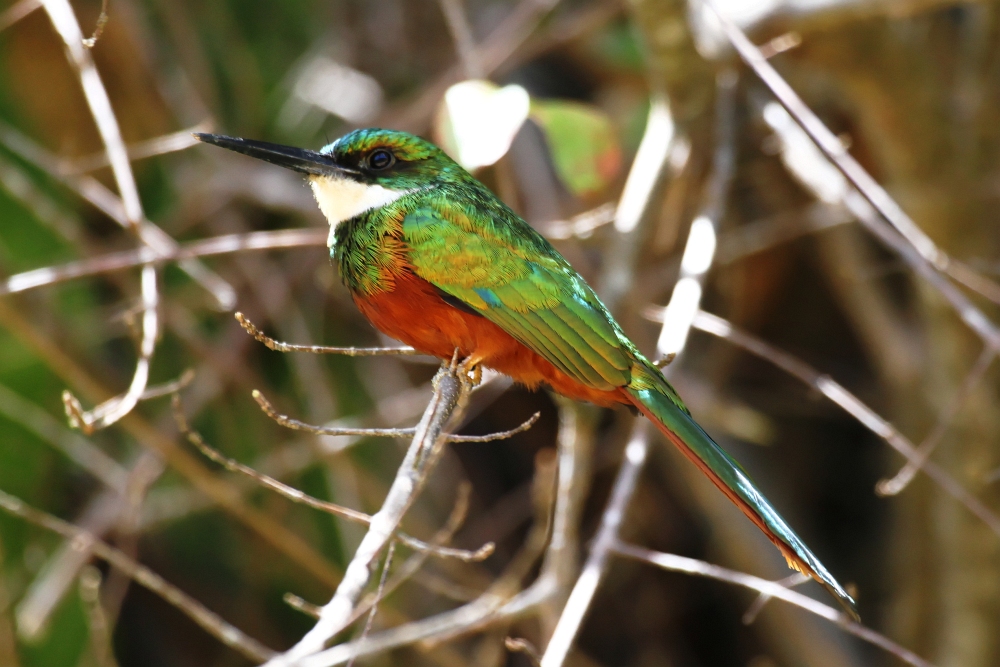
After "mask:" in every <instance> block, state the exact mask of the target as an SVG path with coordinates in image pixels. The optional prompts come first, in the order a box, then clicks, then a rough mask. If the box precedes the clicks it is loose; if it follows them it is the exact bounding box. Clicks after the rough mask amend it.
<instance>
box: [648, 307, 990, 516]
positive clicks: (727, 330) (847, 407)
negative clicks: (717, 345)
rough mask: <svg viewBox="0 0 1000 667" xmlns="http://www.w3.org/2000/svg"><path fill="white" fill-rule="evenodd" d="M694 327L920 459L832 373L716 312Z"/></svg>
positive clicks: (961, 493) (928, 464) (973, 506)
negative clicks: (779, 373) (804, 386)
mask: <svg viewBox="0 0 1000 667" xmlns="http://www.w3.org/2000/svg"><path fill="white" fill-rule="evenodd" d="M661 312H662V311H661ZM649 314H652V313H648V315H649ZM694 327H695V328H696V329H699V330H701V331H704V332H705V333H709V334H712V335H713V336H718V337H719V338H722V339H723V340H726V341H728V342H729V343H732V344H733V345H735V346H736V347H739V348H742V349H744V350H746V351H747V352H749V353H751V354H753V355H754V356H757V357H760V358H761V359H764V360H765V361H767V362H769V363H772V364H774V365H775V366H777V367H778V368H780V369H781V370H783V371H785V372H786V373H788V374H789V375H792V376H794V377H796V378H798V379H799V380H801V381H802V382H804V383H805V384H807V385H808V386H810V387H812V388H813V389H815V390H816V391H818V392H820V393H821V394H822V395H823V396H826V397H827V398H828V399H830V400H831V401H833V402H834V403H836V404H837V405H838V406H840V407H841V408H842V409H843V410H844V411H846V412H847V413H848V414H849V415H851V416H852V417H854V418H855V419H857V420H858V421H859V422H860V423H861V424H862V425H863V426H864V427H865V428H867V429H868V430H870V431H871V432H872V433H874V434H875V435H877V436H879V437H880V438H882V439H883V440H884V441H885V442H886V443H887V444H888V445H889V446H890V447H892V448H893V449H894V450H896V451H897V452H899V453H900V454H901V455H903V456H904V457H905V458H906V459H907V460H908V461H911V462H920V458H919V454H918V453H917V448H916V447H914V446H913V443H912V442H910V441H909V439H907V438H906V436H904V435H903V434H902V433H900V432H899V431H898V430H897V429H896V427H895V426H893V425H892V424H891V423H889V422H888V421H886V420H885V419H883V418H882V417H881V416H879V415H878V413H876V412H875V411H874V410H872V409H871V408H870V407H868V406H867V405H865V404H864V403H862V402H861V401H860V400H859V399H858V397H857V396H855V395H854V394H852V393H851V392H849V391H847V390H846V389H845V388H844V387H842V386H841V385H840V384H838V383H837V382H835V381H834V380H833V379H832V378H831V377H830V376H829V375H824V374H822V373H819V372H818V371H816V370H815V369H813V368H812V367H811V366H809V365H808V364H806V363H805V362H803V361H802V360H800V359H797V358H795V357H793V356H792V355H790V354H788V353H787V352H783V351H781V350H779V349H777V348H775V347H774V346H772V345H769V344H768V343H765V342H764V341H762V340H760V339H759V338H757V337H755V336H752V335H750V334H749V333H747V332H745V331H742V330H740V329H738V328H736V327H735V326H733V325H732V324H731V323H730V322H728V321H726V320H724V319H722V318H721V317H719V316H717V315H712V314H710V313H706V312H705V311H700V312H699V313H698V316H697V317H696V318H695V320H694ZM921 470H923V472H924V473H925V474H926V475H927V476H928V477H930V478H931V479H932V480H933V481H934V483H935V484H937V485H938V486H940V487H941V489H943V490H944V491H945V493H947V494H948V495H950V496H951V497H953V498H954V499H955V500H957V501H958V502H959V503H961V504H962V505H963V506H964V507H965V508H966V509H968V510H969V511H970V512H972V513H973V514H974V515H975V516H977V517H979V518H980V519H981V520H982V521H983V522H984V523H985V524H986V525H987V526H989V528H990V530H992V531H993V532H994V533H996V534H997V535H1000V517H998V516H997V515H996V514H994V513H993V511H992V510H990V509H989V508H988V507H986V505H984V504H983V503H982V502H981V501H980V500H979V499H977V498H976V497H975V496H973V495H972V494H971V493H969V492H968V491H967V490H966V489H965V488H964V487H962V485H961V484H959V483H958V482H957V481H956V480H955V479H954V478H953V477H952V476H951V475H949V474H948V473H947V472H945V471H944V470H943V469H942V468H941V467H940V466H938V465H936V464H935V463H934V462H933V461H923V462H922V467H921Z"/></svg>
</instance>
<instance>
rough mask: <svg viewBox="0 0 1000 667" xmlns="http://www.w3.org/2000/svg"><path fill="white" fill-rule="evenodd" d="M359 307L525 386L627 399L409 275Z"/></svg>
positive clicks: (410, 339)
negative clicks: (580, 379) (571, 372)
mask: <svg viewBox="0 0 1000 667" xmlns="http://www.w3.org/2000/svg"><path fill="white" fill-rule="evenodd" d="M354 302H355V303H356V304H357V306H358V309H359V310H360V311H361V312H362V313H363V314H364V315H365V317H367V318H368V320H369V321H370V322H371V323H372V324H373V325H375V327H376V328H378V329H379V330H380V331H382V332H383V333H385V334H386V335H389V336H392V337H393V338H395V339H397V340H400V341H402V342H404V343H406V344H407V345H411V346H412V347H414V348H416V349H418V350H420V351H421V352H426V353H428V354H432V355H434V356H436V357H440V358H442V359H449V358H451V356H452V354H453V353H454V352H455V349H456V348H457V349H458V351H459V355H460V356H461V357H463V358H464V357H472V358H473V360H474V361H475V362H476V363H480V364H482V365H484V366H486V367H488V368H492V369H493V370H495V371H498V372H500V373H503V374H504V375H508V376H510V377H511V378H512V379H513V380H514V381H515V382H518V383H520V384H523V385H525V386H527V387H529V388H535V387H538V386H539V385H541V384H543V383H544V384H548V385H549V386H550V387H552V388H553V389H554V390H555V391H557V392H558V393H560V394H563V395H564V396H568V397H570V398H574V399H577V400H584V401H590V402H592V403H596V404H598V405H612V404H614V403H625V402H627V401H626V400H625V399H624V398H623V397H622V395H621V392H620V391H618V390H614V391H604V390H599V389H594V388H592V387H588V386H587V385H585V384H583V383H581V382H578V381H576V380H574V379H573V378H571V377H569V376H568V375H566V374H565V373H563V372H562V371H560V370H559V369H558V368H556V367H555V366H553V365H552V364H551V363H550V362H548V361H547V360H546V359H545V358H544V357H542V356H541V355H539V354H536V353H535V352H533V351H532V350H530V349H528V348H527V347H525V346H524V345H522V344H521V343H520V342H519V341H517V340H516V339H515V338H513V337H512V336H511V335H510V334H508V333H507V332H506V331H504V330H503V329H501V328H500V327H499V326H497V325H496V324H494V323H492V322H490V321H489V320H488V319H486V318H485V317H482V316H480V315H474V314H472V313H467V312H464V311H462V310H459V309H458V308H456V307H454V306H452V305H450V304H449V303H447V302H446V301H445V300H444V299H442V298H441V296H440V295H439V294H438V293H437V292H436V291H435V289H434V287H433V285H431V284H430V283H428V282H427V281H426V280H424V279H422V278H420V277H418V276H415V275H413V274H405V275H402V276H399V277H398V278H397V280H396V284H395V287H394V289H393V290H392V291H391V292H382V293H380V294H376V295H374V296H371V297H363V296H360V295H356V296H355V298H354Z"/></svg>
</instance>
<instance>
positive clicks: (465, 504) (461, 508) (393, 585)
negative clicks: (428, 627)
mask: <svg viewBox="0 0 1000 667" xmlns="http://www.w3.org/2000/svg"><path fill="white" fill-rule="evenodd" d="M471 493H472V485H471V484H469V483H468V482H463V483H462V484H461V486H459V487H458V498H457V499H456V500H455V506H454V507H453V508H452V510H451V514H450V515H449V516H448V520H447V521H446V522H445V524H444V525H443V526H442V527H441V529H440V530H438V531H437V533H435V534H434V536H433V537H432V538H431V539H430V541H429V545H430V546H431V547H432V548H435V549H441V548H444V545H445V544H447V543H448V542H449V541H450V540H451V538H452V537H453V536H454V535H455V533H456V532H458V529H459V528H461V527H462V524H463V523H464V522H465V517H466V514H468V511H469V496H470V495H471ZM489 544H490V545H492V544H493V543H492V542H490V543H489ZM429 555H430V551H428V550H421V551H417V553H415V554H413V555H412V556H410V557H409V558H407V559H406V561H405V562H404V563H403V565H402V567H400V568H399V571H398V572H396V574H395V575H394V576H393V577H392V579H390V580H389V582H388V583H387V584H386V585H385V586H384V587H383V592H382V593H381V594H380V595H379V596H378V597H376V596H374V595H371V594H369V595H367V596H365V597H364V598H363V599H362V600H361V602H360V603H358V606H357V608H356V609H355V610H354V616H353V617H352V618H351V621H350V622H351V623H353V622H354V621H355V620H357V619H358V618H360V617H361V615H362V614H364V613H365V612H366V611H367V610H368V608H369V607H371V606H372V605H374V604H375V603H376V602H377V600H378V599H380V598H381V597H382V596H384V595H388V594H389V593H391V592H392V591H394V590H396V589H397V588H399V586H401V585H402V584H403V582H405V581H407V580H409V579H410V578H411V577H412V576H413V575H414V574H415V573H416V572H417V571H418V570H420V568H421V567H422V566H423V564H424V562H425V561H426V560H427V557H428V556H429Z"/></svg>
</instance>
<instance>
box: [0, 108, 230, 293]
mask: <svg viewBox="0 0 1000 667" xmlns="http://www.w3.org/2000/svg"><path fill="white" fill-rule="evenodd" d="M0 141H2V142H3V144H4V145H5V146H6V147H7V148H9V149H10V150H11V151H12V152H13V153H15V154H17V155H19V156H20V157H21V158H23V159H24V160H26V161H28V162H30V163H31V164H34V165H35V166H36V167H38V168H39V169H41V170H43V171H45V172H47V173H48V174H49V175H51V176H52V177H53V178H55V179H56V180H58V181H59V182H60V183H62V184H63V185H65V186H66V187H68V188H70V189H71V190H72V191H73V192H75V193H76V194H77V195H79V196H80V197H81V198H83V199H84V200H85V201H87V202H89V203H90V204H91V205H93V206H94V207H95V208H97V210H99V211H101V212H102V213H104V214H105V215H107V216H108V217H109V218H111V219H112V220H114V221H115V222H116V223H118V224H119V225H121V226H122V227H123V228H125V229H129V228H130V227H131V223H130V221H129V217H128V214H127V213H126V210H125V206H124V204H123V203H122V199H121V198H120V197H118V196H117V195H116V194H115V193H114V192H112V191H111V190H109V189H108V188H106V187H105V186H104V185H103V184H102V183H101V182H100V181H98V180H97V179H95V178H93V177H92V176H75V175H72V174H64V173H62V167H61V164H62V161H61V160H60V159H59V158H57V157H56V156H54V155H52V154H51V153H49V152H48V151H47V150H45V149H44V148H42V147H41V146H39V145H38V144H36V143H35V142H34V141H32V140H31V139H29V138H28V137H26V136H25V135H23V134H22V133H21V132H19V131H17V130H16V129H14V128H13V127H11V126H10V125H8V124H7V123H4V122H2V121H0ZM138 234H139V237H140V238H141V240H142V242H143V243H144V244H145V245H146V246H148V248H149V249H151V250H152V251H153V254H154V256H153V257H152V258H150V257H147V258H144V259H143V260H142V261H140V262H136V265H143V264H147V263H149V262H152V261H154V260H155V258H156V257H159V256H161V255H162V256H170V255H171V254H172V253H175V252H176V251H177V248H178V246H177V242H176V241H175V240H174V239H173V238H171V237H170V235H169V234H167V233H166V232H164V231H163V230H162V229H160V228H159V227H157V226H156V225H154V224H153V223H152V222H150V221H149V220H145V219H143V220H142V221H141V224H140V225H139V226H138ZM140 250H144V249H140ZM178 265H179V266H180V268H181V269H182V270H183V271H184V272H185V273H187V274H188V275H189V276H191V278H192V279H193V280H194V281H195V282H197V283H198V284H200V285H201V286H202V287H204V288H205V289H206V290H207V291H208V292H209V293H210V294H211V295H212V297H213V298H214V299H215V302H216V306H217V307H218V308H219V309H220V310H231V309H232V308H233V307H234V306H235V305H236V290H234V289H233V287H232V285H230V284H229V283H227V282H226V281H225V280H223V279H222V278H221V277H220V276H219V275H218V274H216V273H215V272H213V271H211V270H209V269H208V267H206V266H205V265H204V264H202V263H201V262H199V261H197V260H195V259H181V260H180V261H179V262H178ZM40 271H46V270H45V269H41V270H40ZM30 273H31V272H28V273H27V274H25V275H29V274H30ZM37 278H38V277H37V276H36V279H37ZM32 286H33V285H32ZM3 293H4V291H3V289H2V288H0V294H3Z"/></svg>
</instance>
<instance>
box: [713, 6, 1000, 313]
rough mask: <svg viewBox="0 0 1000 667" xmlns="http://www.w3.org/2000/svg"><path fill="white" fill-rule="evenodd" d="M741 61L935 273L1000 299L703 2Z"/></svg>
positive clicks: (999, 290) (998, 287)
mask: <svg viewBox="0 0 1000 667" xmlns="http://www.w3.org/2000/svg"><path fill="white" fill-rule="evenodd" d="M704 3H705V5H706V6H707V7H709V8H710V9H711V11H712V12H713V13H714V14H715V17H716V18H717V19H718V21H719V22H720V24H721V25H722V30H723V32H725V34H726V37H727V38H728V39H729V41H730V43H731V44H732V45H733V47H734V48H735V49H736V52H737V53H739V55H740V57H741V58H742V59H743V61H744V62H745V63H746V64H747V65H748V66H749V67H750V68H751V69H752V70H753V71H754V72H755V73H756V74H757V76H758V77H760V79H761V80H762V81H763V82H764V84H765V85H766V86H767V87H768V88H770V89H771V92H772V93H773V94H774V96H775V97H776V98H777V99H778V100H779V101H780V102H781V104H782V106H784V107H785V109H787V110H788V113H790V114H791V115H792V116H794V117H795V120H796V121H797V122H798V124H799V125H800V126H801V127H802V129H803V130H805V131H806V133H808V134H809V136H810V137H811V138H812V140H813V141H814V142H816V145H817V146H818V147H819V148H820V150H822V151H823V153H825V154H826V156H827V157H828V158H829V159H830V161H831V162H833V163H834V164H835V165H836V166H837V168H838V169H839V170H840V171H841V172H842V173H843V174H844V176H846V177H847V179H848V180H849V181H850V182H851V183H852V184H853V185H854V187H856V188H857V189H858V191H859V192H860V193H861V194H862V196H863V197H864V198H865V199H866V200H867V201H868V203H869V204H871V205H872V206H873V207H875V210H877V211H878V212H879V214H880V215H881V216H882V217H883V218H884V219H885V220H887V221H888V222H889V224H891V225H892V226H893V227H894V228H895V229H896V231H897V232H899V233H900V234H901V235H902V236H903V238H905V239H906V240H907V242H909V244H910V245H911V246H912V247H913V248H915V249H916V251H917V252H918V253H919V254H920V256H921V257H922V258H923V259H924V260H925V261H927V262H929V263H930V264H931V265H932V266H933V267H935V268H936V269H937V270H938V271H941V272H942V273H944V274H946V275H948V276H950V277H952V278H953V279H955V280H956V281H958V282H960V283H962V284H963V285H965V286H966V287H968V288H969V289H971V290H973V291H975V292H978V293H979V294H981V295H982V296H985V297H986V298H987V299H990V300H991V301H993V302H994V303H1000V284H997V283H996V282H994V281H993V280H990V279H989V278H987V277H985V276H982V275H980V274H978V273H976V272H975V271H973V270H972V269H971V268H969V267H968V266H967V265H965V264H964V263H962V262H959V261H957V260H955V259H953V258H952V257H949V256H948V254H947V253H946V252H945V251H943V250H942V249H941V248H939V247H937V245H936V244H935V243H934V242H933V241H932V240H931V238H930V237H929V236H927V234H925V233H924V231H923V230H922V229H920V227H919V226H918V225H917V223H916V222H914V221H913V219H912V218H910V216H909V215H908V214H907V213H906V211H904V210H903V208H902V207H901V206H900V205H899V204H897V203H896V201H895V200H894V199H893V198H892V196H891V195H890V194H889V193H888V192H887V191H886V190H885V188H883V187H882V186H881V185H879V183H878V181H876V180H875V179H874V178H873V177H872V176H871V174H869V173H868V172H867V171H866V170H865V168H864V167H862V166H861V163H859V162H858V161H857V160H855V159H854V157H853V156H852V155H851V154H850V153H849V152H848V150H847V148H846V147H845V146H844V143H843V142H842V141H841V140H840V139H839V138H838V137H837V136H836V135H835V134H834V133H833V132H831V131H830V130H829V128H827V127H826V125H825V124H824V123H823V121H821V120H820V119H819V116H817V115H816V114H815V113H813V111H812V109H810V108H809V107H808V106H807V105H806V103H805V102H803V101H802V98H800V97H799V96H798V94H797V93H796V92H795V90H794V89H792V87H791V86H790V85H789V84H788V82H787V81H785V79H784V78H783V77H782V76H781V75H780V74H778V71H777V70H776V69H774V67H773V66H772V65H771V64H770V63H769V62H768V61H767V58H765V57H764V55H763V54H762V53H761V51H760V49H758V48H757V47H756V46H755V45H754V44H753V42H751V41H750V39H749V38H748V37H747V36H746V34H745V33H744V32H743V31H742V30H741V29H740V27H739V26H737V25H736V23H734V22H733V21H732V19H730V18H729V17H727V16H726V15H725V14H724V13H723V12H721V11H720V10H719V8H718V6H717V5H716V2H715V0H704Z"/></svg>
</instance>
